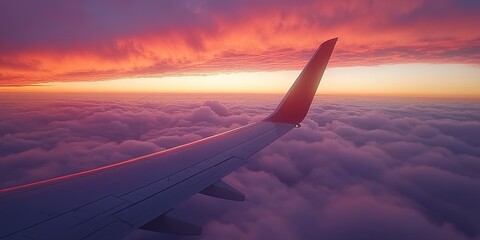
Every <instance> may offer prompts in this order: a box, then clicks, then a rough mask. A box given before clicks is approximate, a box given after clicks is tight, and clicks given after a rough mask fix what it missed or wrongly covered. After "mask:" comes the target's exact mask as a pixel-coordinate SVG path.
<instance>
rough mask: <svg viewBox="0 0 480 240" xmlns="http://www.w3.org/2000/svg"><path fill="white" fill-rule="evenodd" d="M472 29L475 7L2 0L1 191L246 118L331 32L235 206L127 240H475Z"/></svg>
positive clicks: (467, 1)
mask: <svg viewBox="0 0 480 240" xmlns="http://www.w3.org/2000/svg"><path fill="white" fill-rule="evenodd" d="M479 22H480V1H476V0H404V1H389V0H365V1H360V0H344V1H333V0H332V1H331V0H299V1H273V0H265V1H252V0H245V1H233V0H196V1H193V0H191V1H188V0H184V1H182V0H179V1H163V0H157V1H153V0H152V1H127V0H122V1H112V0H104V1H65V0H63V1H62V0H44V1H33V0H16V1H0V189H3V188H7V187H11V186H15V185H20V184H26V183H29V182H33V181H39V180H44V179H49V178H53V177H57V176H61V175H65V174H70V173H75V172H79V171H84V170H88V169H93V168H96V167H101V166H105V165H108V164H113V163H117V162H121V161H125V160H128V159H131V158H135V157H138V156H142V155H145V154H149V153H152V152H156V151H160V150H164V149H168V148H171V147H174V146H178V145H181V144H185V143H188V142H192V141H195V140H199V139H201V138H204V137H208V136H212V135H214V134H216V133H220V132H223V131H226V130H229V129H233V128H236V127H239V126H243V125H246V124H248V123H253V122H256V121H260V120H262V119H263V118H265V117H266V116H268V115H269V114H270V113H271V112H272V111H273V110H274V109H275V107H276V106H277V104H278V103H279V102H280V100H281V97H282V95H283V94H285V92H286V91H287V90H288V89H289V87H290V86H291V84H292V83H293V81H294V80H295V79H296V77H297V75H298V74H299V73H300V71H301V69H302V68H303V66H304V65H305V64H306V63H307V62H308V60H309V58H310V56H311V55H312V54H313V52H314V51H315V49H316V48H317V47H318V46H319V45H320V44H321V43H322V42H323V41H325V40H328V39H331V38H334V37H339V40H338V42H337V45H336V48H335V50H334V52H333V55H332V57H331V60H330V63H329V65H328V68H327V70H326V72H325V74H324V76H323V79H322V82H321V83H320V87H319V89H318V91H317V96H316V97H315V99H314V101H313V104H312V107H311V110H310V112H309V114H308V115H307V117H306V119H305V120H304V121H303V123H302V127H301V128H296V129H293V130H292V131H291V132H289V133H288V134H286V135H285V136H283V137H282V138H280V139H279V140H277V141H276V142H275V143H273V144H271V145H270V146H268V147H267V148H265V149H264V150H262V151H261V152H259V153H258V154H256V155H254V156H253V157H252V158H251V159H250V160H249V162H248V163H247V164H246V165H245V166H243V167H241V168H239V169H238V170H237V171H235V172H233V173H232V174H230V175H228V176H227V177H226V178H225V179H224V180H226V181H227V182H229V183H230V184H231V185H233V186H234V187H235V188H237V189H238V190H240V191H241V192H243V193H244V194H245V195H246V201H245V202H240V203H239V202H231V201H225V200H220V199H215V198H211V197H208V196H203V195H196V196H194V197H193V198H191V199H189V200H187V201H186V202H184V203H182V204H181V205H180V206H178V208H177V210H178V211H181V212H184V213H185V214H188V215H190V216H191V217H194V218H196V221H198V222H199V223H200V224H201V225H203V226H204V232H203V235H202V236H200V237H189V238H182V237H179V236H171V235H164V234H158V233H151V232H146V231H142V230H137V231H135V232H134V233H133V234H131V235H129V236H128V237H126V238H125V239H127V240H149V239H158V238H162V239H180V240H186V239H196V240H197V239H198V240H199V239H231V240H237V239H238V240H246V239H302V240H303V239H307V240H309V239H312V240H313V239H326V240H350V239H355V240H358V239H459V240H464V239H465V240H467V239H468V240H479V239H480V230H479V229H480V217H479V216H480V205H479V204H478V202H480V139H479V137H478V136H480V104H479V98H480V31H479V30H477V28H478V26H477V25H478V23H479ZM1 221H5V219H2V218H1V217H0V224H1Z"/></svg>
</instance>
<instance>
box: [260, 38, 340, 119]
mask: <svg viewBox="0 0 480 240" xmlns="http://www.w3.org/2000/svg"><path fill="white" fill-rule="evenodd" d="M337 39H338V38H333V39H330V40H328V41H325V42H324V43H322V44H321V45H320V47H318V49H317V51H316V52H315V53H314V54H313V57H312V58H311V59H310V61H309V62H308V63H307V65H306V66H305V68H304V69H303V71H302V72H301V73H300V75H299V76H298V77H297V80H295V83H294V84H293V85H292V87H291V88H290V90H289V91H288V93H287V94H286V95H285V97H284V98H283V100H282V102H281V103H280V104H279V105H278V107H277V109H276V110H275V111H274V112H273V113H272V115H270V116H269V117H267V118H266V119H265V120H264V121H269V122H282V123H292V124H299V123H300V122H301V121H303V119H304V118H305V116H306V115H307V112H308V109H309V108H310V105H311V104H312V100H313V97H314V96H315V92H316V91H317V87H318V84H319V83H320V80H321V79H322V76H323V72H325V68H326V67H327V63H328V60H329V59H330V56H331V55H332V52H333V48H334V47H335V43H336V42H337Z"/></svg>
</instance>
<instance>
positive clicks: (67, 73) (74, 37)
mask: <svg viewBox="0 0 480 240" xmlns="http://www.w3.org/2000/svg"><path fill="white" fill-rule="evenodd" d="M479 11H480V2H479V1H474V0H435V1H433V0H426V1H425V0H406V1H384V0H370V1H358V0H347V1H328V0H317V1H310V0H304V1H272V0H268V1H142V2H141V3H139V2H137V1H82V2H75V3H74V4H72V2H70V1H60V0H58V1H55V0H52V1H40V2H39V1H30V0H19V1H2V2H1V3H0V18H1V21H0V35H1V38H0V91H2V92H91V91H94V92H132V91H133V92H191V93H195V92H202V93H203V92H242V93H283V92H284V91H285V90H286V89H288V87H289V86H290V84H291V83H292V82H293V81H294V80H295V77H296V76H297V74H298V73H299V72H300V70H301V69H302V68H303V66H304V64H305V63H306V62H307V61H308V59H309V58H310V56H311V55H312V53H313V51H314V50H315V49H316V48H317V47H318V45H319V44H320V43H321V42H323V41H324V40H327V39H330V38H333V37H339V42H338V44H337V47H336V50H335V52H334V54H333V56H332V59H331V62H330V65H329V67H330V68H329V70H328V71H327V73H326V75H325V78H324V81H323V82H322V85H321V88H320V89H321V90H320V91H319V93H324V94H353V95H357V94H359V95H371V94H373V95H409V96H410V95H413V96H444V97H445V96H447V97H448V96H453V97H474V98H477V97H480V80H479V79H480V31H478V30H477V28H478V26H477V25H478V22H480V14H478V13H479Z"/></svg>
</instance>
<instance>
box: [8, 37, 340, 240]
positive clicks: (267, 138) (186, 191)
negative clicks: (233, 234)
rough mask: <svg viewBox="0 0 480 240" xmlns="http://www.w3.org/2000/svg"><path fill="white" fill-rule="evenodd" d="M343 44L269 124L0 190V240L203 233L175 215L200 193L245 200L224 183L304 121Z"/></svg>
mask: <svg viewBox="0 0 480 240" xmlns="http://www.w3.org/2000/svg"><path fill="white" fill-rule="evenodd" d="M336 41H337V39H336V38H335V39H331V40H328V41H326V42H324V43H323V44H322V45H320V47H319V48H318V50H317V51H316V52H315V54H314V55H313V57H312V58H311V59H310V61H309V63H308V64H307V65H306V67H305V69H304V70H303V71H302V73H301V74H300V75H299V77H298V78H297V80H296V81H295V83H294V84H293V86H292V87H291V89H290V90H289V92H288V93H287V95H286V96H285V97H284V99H283V100H282V102H281V103H280V105H279V106H278V108H277V109H276V110H275V112H274V113H273V114H272V115H270V116H269V117H267V118H266V119H265V120H264V121H261V122H257V123H253V124H250V125H247V126H244V127H240V128H237V129H234V130H231V131H228V132H225V133H221V134H218V135H215V136H212V137H208V138H205V139H202V140H199V141H196V142H192V143H189V144H185V145H182V146H179V147H175V148H172V149H168V150H165V151H161V152H157V153H153V154H149V155H146V156H144V157H139V158H136V159H132V160H129V161H125V162H122V163H121V164H114V165H110V166H106V167H102V168H99V169H94V170H90V171H85V172H81V173H76V174H72V175H67V176H63V177H60V178H55V179H51V180H47V181H42V182H38V183H32V184H27V185H24V186H18V187H13V188H9V189H3V190H0V239H36V240H38V239H115V238H121V237H123V236H125V235H127V234H129V233H130V232H131V231H133V230H135V229H137V228H142V229H147V230H151V231H156V230H158V231H162V229H163V230H164V231H167V232H175V233H182V231H184V232H185V233H187V234H189V233H199V230H198V228H197V227H196V226H193V225H191V224H189V223H185V222H183V221H182V220H179V219H177V218H174V217H172V211H171V210H172V209H174V208H175V206H176V205H178V204H179V203H181V202H183V201H185V200H187V199H188V198H190V197H192V196H193V195H195V194H197V193H204V194H208V195H210V196H214V197H220V198H225V199H231V200H239V201H241V200H243V199H244V197H243V195H242V194H241V193H240V192H238V191H236V190H235V189H233V188H232V187H230V186H228V184H226V183H224V182H223V181H221V179H222V178H223V177H224V176H226V175H228V174H229V173H231V172H232V171H234V170H235V169H237V168H238V167H240V166H242V165H243V164H244V163H245V161H246V159H248V158H249V157H250V156H252V155H253V154H254V153H256V152H258V151H260V150H261V149H263V148H264V147H266V146H267V145H269V144H270V143H272V142H274V141H275V140H276V139H278V138H280V137H281V136H283V135H284V134H285V133H287V132H288V131H290V130H291V129H293V128H294V127H295V126H296V125H297V124H299V123H300V122H301V121H302V120H303V119H304V118H305V115H306V114H307V112H308V109H309V107H310V104H311V102H312V99H313V96H314V95H315V92H316V89H317V87H318V84H319V82H320V79H321V77H322V75H323V72H324V70H325V68H326V65H327V63H328V60H329V58H330V56H331V54H332V51H333V48H334V46H335V43H336ZM162 216H163V217H162ZM172 229H173V230H172Z"/></svg>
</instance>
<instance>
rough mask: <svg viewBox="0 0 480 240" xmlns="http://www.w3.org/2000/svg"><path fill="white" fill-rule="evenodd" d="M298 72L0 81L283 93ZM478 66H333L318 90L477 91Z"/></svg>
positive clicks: (63, 88)
mask: <svg viewBox="0 0 480 240" xmlns="http://www.w3.org/2000/svg"><path fill="white" fill-rule="evenodd" d="M299 73H300V71H299V70H294V71H275V72H233V73H223V74H210V75H190V76H167V77H161V78H125V79H117V80H108V81H92V82H52V83H46V84H39V85H32V86H24V87H17V88H12V87H3V88H2V87H0V91H3V92H145V93H151V92H153V93H155V92H161V93H280V94H283V93H285V92H286V91H287V90H288V88H289V87H290V86H291V84H292V83H293V81H295V79H296V77H297V76H298V74H299ZM479 77H480V67H478V66H473V65H466V64H398V65H382V66H368V67H337V68H329V69H327V71H326V72H325V75H324V77H323V80H322V82H321V84H320V88H319V90H318V93H321V94H341V95H396V96H426V97H467V98H479V97H480V81H479Z"/></svg>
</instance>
